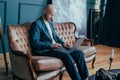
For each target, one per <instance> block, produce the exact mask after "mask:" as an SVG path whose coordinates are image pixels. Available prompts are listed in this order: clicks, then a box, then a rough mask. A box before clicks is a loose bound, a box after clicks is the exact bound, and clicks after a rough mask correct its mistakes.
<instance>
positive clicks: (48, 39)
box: [30, 4, 89, 80]
mask: <svg viewBox="0 0 120 80" xmlns="http://www.w3.org/2000/svg"><path fill="white" fill-rule="evenodd" d="M53 16H54V6H53V5H52V4H48V5H47V6H46V7H45V9H44V11H43V15H42V16H41V17H40V18H38V19H37V20H36V21H35V22H33V24H32V26H31V28H30V43H31V46H32V50H33V53H34V54H33V55H39V56H51V57H56V58H59V59H61V60H62V62H63V64H64V66H65V67H66V70H67V72H68V74H69V75H70V77H71V79H72V80H87V77H88V75H89V74H88V69H87V66H86V63H85V60H84V55H83V53H82V52H81V51H80V50H77V49H75V50H73V51H72V52H70V53H66V52H63V51H60V50H59V49H60V48H63V47H69V44H66V43H64V42H63V41H62V40H61V39H60V38H59V36H58V35H57V34H56V32H55V29H54V24H53V21H52V20H53ZM57 49H58V50H57ZM74 61H75V62H76V64H77V68H78V72H77V69H76V67H75V66H74Z"/></svg>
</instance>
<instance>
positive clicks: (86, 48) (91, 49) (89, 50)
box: [79, 46, 96, 58]
mask: <svg viewBox="0 0 120 80" xmlns="http://www.w3.org/2000/svg"><path fill="white" fill-rule="evenodd" d="M79 50H81V51H82V52H83V53H84V57H85V58H87V57H90V56H92V55H95V53H96V49H95V47H94V46H93V47H91V46H80V47H79Z"/></svg>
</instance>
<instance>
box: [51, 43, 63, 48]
mask: <svg viewBox="0 0 120 80" xmlns="http://www.w3.org/2000/svg"><path fill="white" fill-rule="evenodd" d="M61 46H62V45H61V44H59V43H54V44H52V45H51V47H52V48H58V47H61Z"/></svg>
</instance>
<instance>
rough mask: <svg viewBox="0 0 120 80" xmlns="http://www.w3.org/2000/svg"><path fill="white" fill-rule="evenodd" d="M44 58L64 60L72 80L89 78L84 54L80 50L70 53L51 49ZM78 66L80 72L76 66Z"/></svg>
mask: <svg viewBox="0 0 120 80" xmlns="http://www.w3.org/2000/svg"><path fill="white" fill-rule="evenodd" d="M41 55H42V56H51V57H56V58H59V59H61V60H62V62H63V64H64V66H65V68H66V70H67V72H68V74H69V75H70V77H71V79H72V80H84V79H85V78H87V77H88V76H89V74H88V69H87V66H86V63H85V60H84V54H83V53H82V52H81V51H80V50H76V49H74V50H72V51H71V52H70V53H67V52H62V51H60V50H58V51H57V50H54V49H51V50H50V51H48V52H47V53H43V54H41ZM74 62H76V64H77V68H78V71H77V69H76V67H75V65H74Z"/></svg>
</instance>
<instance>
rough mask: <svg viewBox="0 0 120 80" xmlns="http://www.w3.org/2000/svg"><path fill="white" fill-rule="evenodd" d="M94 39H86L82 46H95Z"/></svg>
mask: <svg viewBox="0 0 120 80" xmlns="http://www.w3.org/2000/svg"><path fill="white" fill-rule="evenodd" d="M77 39H80V38H77ZM93 42H94V41H93V39H88V38H85V39H84V40H83V42H82V44H81V46H93Z"/></svg>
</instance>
